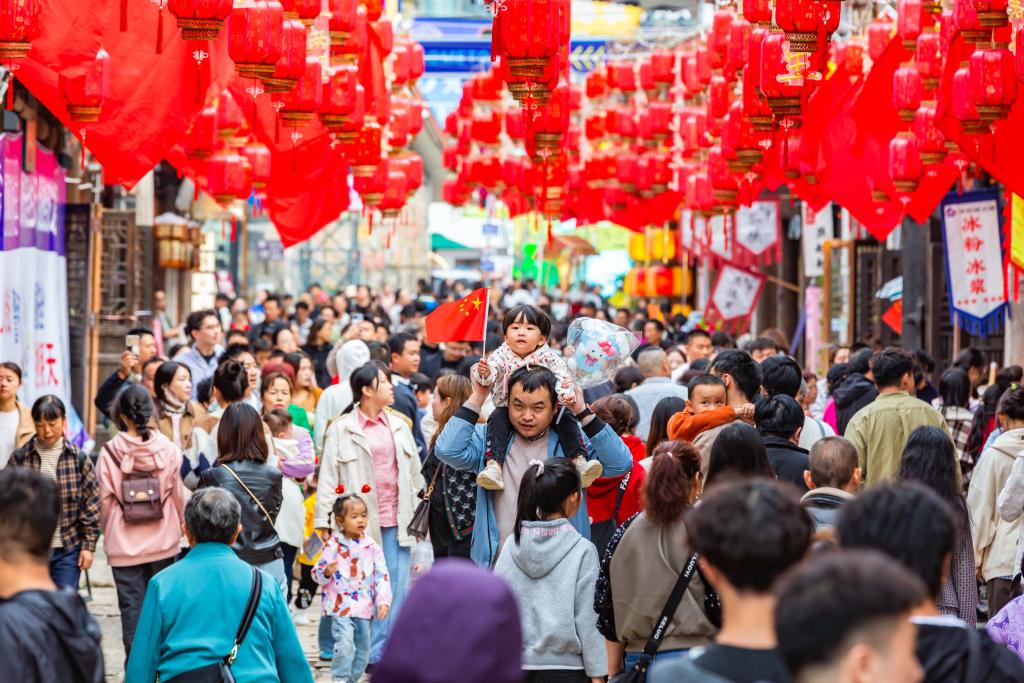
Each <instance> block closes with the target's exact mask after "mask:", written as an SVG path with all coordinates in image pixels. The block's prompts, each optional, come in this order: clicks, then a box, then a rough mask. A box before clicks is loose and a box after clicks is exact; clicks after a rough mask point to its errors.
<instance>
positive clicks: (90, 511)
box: [8, 394, 100, 590]
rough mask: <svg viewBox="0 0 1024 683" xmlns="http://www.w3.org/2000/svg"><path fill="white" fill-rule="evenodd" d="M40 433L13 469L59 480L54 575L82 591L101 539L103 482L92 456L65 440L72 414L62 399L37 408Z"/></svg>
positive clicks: (15, 458)
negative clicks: (80, 585) (83, 576)
mask: <svg viewBox="0 0 1024 683" xmlns="http://www.w3.org/2000/svg"><path fill="white" fill-rule="evenodd" d="M32 421H33V423H34V424H35V429H36V434H35V436H33V437H32V438H31V439H29V441H28V443H26V444H25V445H24V446H22V447H21V448H19V449H18V450H16V451H14V454H13V455H12V456H11V461H10V462H9V463H8V467H25V468H27V469H31V470H36V471H38V472H41V473H42V474H44V475H45V476H47V477H49V478H51V479H54V480H56V482H57V488H58V490H59V495H60V518H59V523H58V525H57V529H56V531H54V534H53V541H52V543H51V545H50V549H51V550H50V576H51V577H52V578H53V582H54V583H55V584H57V585H58V586H59V587H67V588H70V589H72V590H78V579H79V576H80V573H81V572H83V571H87V570H88V569H89V568H90V567H91V566H92V557H93V552H94V551H95V550H96V541H97V540H98V539H99V535H100V484H99V479H98V478H97V476H96V469H95V468H94V467H93V464H92V460H90V459H89V456H88V454H86V453H84V452H82V451H80V450H78V448H77V447H76V446H75V445H74V444H73V443H71V442H70V441H67V440H66V439H65V438H64V433H65V431H66V429H67V410H66V409H65V408H64V403H63V402H62V401H61V400H60V399H59V398H57V397H56V396H53V395H52V394H51V395H47V396H42V397H40V398H38V399H37V400H36V402H35V403H34V404H33V405H32Z"/></svg>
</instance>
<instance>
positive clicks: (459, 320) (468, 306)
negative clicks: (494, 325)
mask: <svg viewBox="0 0 1024 683" xmlns="http://www.w3.org/2000/svg"><path fill="white" fill-rule="evenodd" d="M424 320H425V322H426V325H427V341H428V342H430V343H431V344H440V343H441V342H450V341H484V337H485V335H486V334H487V289H486V288H481V289H476V290H473V291H472V292H470V293H469V294H468V295H467V296H465V297H464V298H462V299H459V300H458V301H452V302H451V303H447V304H441V305H440V306H438V307H437V308H436V309H435V310H434V312H433V313H431V314H430V315H428V316H427V317H426V318H425V319H424Z"/></svg>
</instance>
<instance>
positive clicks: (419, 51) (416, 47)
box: [408, 41, 427, 85]
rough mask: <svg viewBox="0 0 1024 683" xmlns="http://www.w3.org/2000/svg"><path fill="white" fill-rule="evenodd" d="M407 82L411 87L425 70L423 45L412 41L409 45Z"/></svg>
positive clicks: (425, 61)
mask: <svg viewBox="0 0 1024 683" xmlns="http://www.w3.org/2000/svg"><path fill="white" fill-rule="evenodd" d="M408 58H409V82H410V83H412V84H413V85H415V84H416V81H418V80H419V79H420V76H422V75H423V74H424V72H425V71H426V70H427V58H426V54H425V53H424V51H423V45H421V44H420V43H417V42H416V41H413V42H411V43H409V57H408Z"/></svg>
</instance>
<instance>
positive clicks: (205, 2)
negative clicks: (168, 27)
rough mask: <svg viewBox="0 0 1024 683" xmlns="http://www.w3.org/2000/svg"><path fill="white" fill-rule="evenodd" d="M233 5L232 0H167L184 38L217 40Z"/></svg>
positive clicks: (169, 9)
mask: <svg viewBox="0 0 1024 683" xmlns="http://www.w3.org/2000/svg"><path fill="white" fill-rule="evenodd" d="M231 6H232V0H167V9H168V11H170V13H171V14H173V15H174V17H175V18H176V19H177V20H178V28H180V29H181V39H182V40H216V39H217V35H218V34H219V33H220V29H221V27H222V26H224V20H225V19H227V18H228V15H229V14H231Z"/></svg>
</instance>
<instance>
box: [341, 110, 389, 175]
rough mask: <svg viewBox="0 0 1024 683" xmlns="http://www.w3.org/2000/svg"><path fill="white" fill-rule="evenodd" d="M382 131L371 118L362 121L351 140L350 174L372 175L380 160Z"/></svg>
mask: <svg viewBox="0 0 1024 683" xmlns="http://www.w3.org/2000/svg"><path fill="white" fill-rule="evenodd" d="M382 142H383V131H382V130H381V127H380V125H378V123H377V121H376V120H374V119H373V118H368V119H366V120H365V121H364V122H363V127H362V128H361V129H360V130H359V133H358V134H357V135H356V137H355V139H354V140H353V142H352V145H351V150H350V154H349V158H350V160H351V161H352V174H353V175H355V176H360V177H367V176H371V175H373V173H374V171H376V169H377V167H378V166H380V161H381V143H382Z"/></svg>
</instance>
